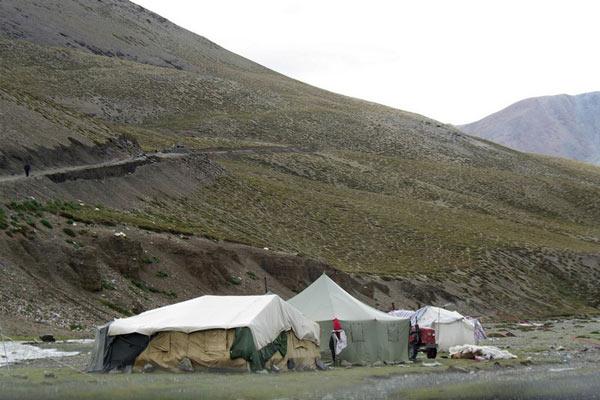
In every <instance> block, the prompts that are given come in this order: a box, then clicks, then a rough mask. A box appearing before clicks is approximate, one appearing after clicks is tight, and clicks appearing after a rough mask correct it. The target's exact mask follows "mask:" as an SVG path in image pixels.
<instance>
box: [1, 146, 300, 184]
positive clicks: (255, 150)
mask: <svg viewBox="0 0 600 400" xmlns="http://www.w3.org/2000/svg"><path fill="white" fill-rule="evenodd" d="M306 151H307V150H305V149H301V148H297V147H279V146H265V147H245V148H238V149H223V148H213V149H205V150H198V151H193V152H187V151H186V152H157V153H147V154H142V155H139V156H137V157H131V158H125V159H114V160H109V161H105V162H101V163H96V164H83V165H75V166H72V167H58V168H47V169H42V170H35V166H34V168H33V170H32V171H31V173H30V175H29V177H26V176H25V174H24V173H23V174H18V175H17V174H13V175H4V176H0V184H3V183H8V182H16V181H20V180H25V179H41V178H46V177H53V176H57V175H62V174H68V173H73V172H84V171H93V170H96V169H100V168H106V167H116V166H127V165H140V164H146V163H150V162H160V160H162V159H174V158H184V157H188V156H192V155H198V154H203V155H208V156H226V155H236V154H260V153H296V152H306Z"/></svg>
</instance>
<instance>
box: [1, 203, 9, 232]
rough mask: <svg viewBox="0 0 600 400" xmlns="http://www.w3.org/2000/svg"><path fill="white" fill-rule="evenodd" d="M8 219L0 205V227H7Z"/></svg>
mask: <svg viewBox="0 0 600 400" xmlns="http://www.w3.org/2000/svg"><path fill="white" fill-rule="evenodd" d="M8 226H9V224H8V220H7V218H6V211H4V209H3V208H2V207H0V229H6V228H8Z"/></svg>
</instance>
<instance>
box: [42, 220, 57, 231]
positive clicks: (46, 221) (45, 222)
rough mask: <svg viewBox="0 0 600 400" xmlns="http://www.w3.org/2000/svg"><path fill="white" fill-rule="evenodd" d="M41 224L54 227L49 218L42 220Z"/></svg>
mask: <svg viewBox="0 0 600 400" xmlns="http://www.w3.org/2000/svg"><path fill="white" fill-rule="evenodd" d="M40 224H42V225H44V226H45V227H46V228H48V229H54V227H53V226H52V224H51V223H50V221H48V220H47V219H42V220H40Z"/></svg>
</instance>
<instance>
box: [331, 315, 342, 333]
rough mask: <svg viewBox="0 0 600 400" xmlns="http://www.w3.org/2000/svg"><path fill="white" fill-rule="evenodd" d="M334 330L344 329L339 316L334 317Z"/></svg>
mask: <svg viewBox="0 0 600 400" xmlns="http://www.w3.org/2000/svg"><path fill="white" fill-rule="evenodd" d="M333 330H334V331H341V330H342V323H341V322H340V320H339V319H337V318H334V319H333Z"/></svg>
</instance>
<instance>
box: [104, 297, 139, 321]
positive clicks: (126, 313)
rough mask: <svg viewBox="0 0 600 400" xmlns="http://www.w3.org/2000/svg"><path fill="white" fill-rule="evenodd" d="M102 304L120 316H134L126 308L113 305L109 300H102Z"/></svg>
mask: <svg viewBox="0 0 600 400" xmlns="http://www.w3.org/2000/svg"><path fill="white" fill-rule="evenodd" d="M100 303H102V304H104V305H105V306H106V307H108V308H110V309H111V310H114V311H116V312H118V313H120V314H123V315H125V316H127V317H130V316H131V315H133V314H132V312H131V311H129V310H127V309H126V308H124V307H121V306H120V305H118V304H115V303H111V302H110V301H108V300H104V299H100Z"/></svg>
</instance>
